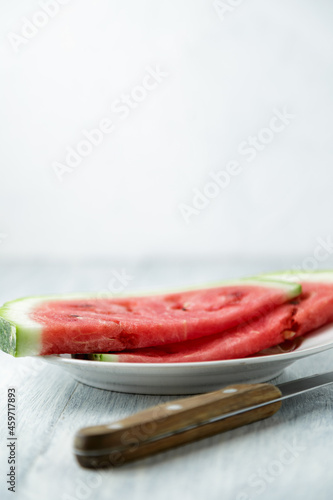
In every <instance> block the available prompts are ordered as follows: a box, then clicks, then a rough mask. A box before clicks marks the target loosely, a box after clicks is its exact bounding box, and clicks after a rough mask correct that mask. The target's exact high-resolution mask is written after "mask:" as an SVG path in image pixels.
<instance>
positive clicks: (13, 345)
mask: <svg viewBox="0 0 333 500" xmlns="http://www.w3.org/2000/svg"><path fill="white" fill-rule="evenodd" d="M260 285H262V286H266V287H269V288H272V287H275V288H279V289H281V288H282V289H284V290H285V292H286V300H289V299H292V298H294V297H297V296H298V295H300V293H301V286H300V285H299V284H297V283H290V282H283V281H281V280H279V279H276V280H275V279H274V280H273V279H268V278H263V277H255V278H244V279H239V280H229V281H223V282H218V283H210V284H205V285H200V286H193V287H186V288H178V289H171V290H155V291H144V292H129V293H118V294H114V293H110V292H105V293H104V292H83V293H70V294H60V295H56V294H54V295H42V296H39V295H36V296H31V297H23V298H20V299H16V300H12V301H9V302H6V303H5V304H4V305H3V306H2V307H1V308H0V319H1V321H0V348H1V350H2V351H4V352H6V353H7V354H11V355H12V356H17V357H18V356H34V355H38V354H40V353H41V350H42V340H41V335H42V325H40V324H39V323H37V322H35V321H33V320H32V319H31V318H30V313H31V311H32V310H33V309H34V308H35V306H37V305H38V304H40V303H42V302H48V301H52V300H55V301H56V300H66V299H69V300H74V299H79V300H80V299H88V298H90V299H93V298H94V299H96V298H122V297H124V298H125V297H134V296H135V297H139V296H141V297H144V296H151V295H156V296H158V295H165V294H169V293H170V294H172V293H181V292H186V291H192V290H204V289H207V288H219V287H224V286H226V287H227V286H260Z"/></svg>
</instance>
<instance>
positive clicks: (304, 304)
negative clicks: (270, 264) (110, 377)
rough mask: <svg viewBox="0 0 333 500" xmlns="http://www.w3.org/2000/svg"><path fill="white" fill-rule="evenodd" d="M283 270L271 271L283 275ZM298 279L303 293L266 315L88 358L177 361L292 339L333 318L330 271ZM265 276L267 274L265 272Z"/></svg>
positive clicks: (230, 354)
mask: <svg viewBox="0 0 333 500" xmlns="http://www.w3.org/2000/svg"><path fill="white" fill-rule="evenodd" d="M286 276H287V275H286V274H283V275H277V274H274V275H270V276H269V277H274V278H275V279H277V278H279V277H281V279H286ZM288 276H289V278H288V279H289V280H290V281H292V280H293V279H294V280H298V281H299V280H301V283H302V290H303V291H302V294H301V295H300V296H299V297H297V298H296V299H293V300H292V301H291V302H290V303H287V304H283V305H281V306H279V307H277V308H276V309H274V310H271V311H270V312H269V313H267V315H265V316H262V317H259V318H258V319H256V320H254V321H252V322H250V323H247V324H243V325H239V326H238V327H236V328H232V329H230V330H227V331H224V332H222V333H219V334H215V335H210V336H208V337H204V338H199V339H196V340H188V341H184V342H178V343H173V344H169V345H164V346H159V347H151V348H146V349H136V350H127V351H125V352H124V351H123V352H121V353H103V354H98V353H96V354H91V355H90V356H89V359H93V360H100V361H109V362H110V361H111V362H123V363H126V362H128V363H177V362H196V361H214V360H223V359H235V358H243V357H246V356H250V355H253V354H256V353H258V352H259V351H261V350H263V349H267V348H269V347H273V346H276V345H278V344H281V343H282V342H284V341H285V340H286V339H288V340H289V339H294V338H296V337H299V336H301V335H304V334H306V333H309V332H310V331H313V330H315V329H317V328H319V327H321V326H323V325H325V324H327V323H330V322H332V321H333V272H325V273H319V272H317V273H302V275H301V276H300V275H297V276H296V274H289V275H288ZM265 277H266V276H265Z"/></svg>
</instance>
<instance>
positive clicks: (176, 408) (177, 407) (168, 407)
mask: <svg viewBox="0 0 333 500" xmlns="http://www.w3.org/2000/svg"><path fill="white" fill-rule="evenodd" d="M181 408H182V405H169V406H167V407H166V409H167V410H180V409H181Z"/></svg>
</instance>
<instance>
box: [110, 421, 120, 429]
mask: <svg viewBox="0 0 333 500" xmlns="http://www.w3.org/2000/svg"><path fill="white" fill-rule="evenodd" d="M108 428H109V429H122V428H123V424H119V423H118V422H115V423H114V424H110V425H108Z"/></svg>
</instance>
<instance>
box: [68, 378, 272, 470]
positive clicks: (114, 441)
mask: <svg viewBox="0 0 333 500" xmlns="http://www.w3.org/2000/svg"><path fill="white" fill-rule="evenodd" d="M279 397H281V392H280V390H279V389H278V388H277V387H275V386H274V385H271V384H240V385H232V386H228V387H224V388H223V389H220V390H218V391H214V392H210V393H207V394H200V395H198V396H192V397H187V398H184V399H177V400H175V401H169V402H168V403H165V404H162V405H158V406H155V407H153V408H149V409H147V410H144V411H141V412H139V413H137V414H135V415H132V416H131V417H127V418H124V419H122V420H118V421H117V422H113V423H110V424H108V425H97V426H93V427H85V428H83V429H80V430H79V431H78V432H77V433H76V435H75V440H74V453H75V456H76V458H77V460H78V462H79V463H80V465H82V466H83V467H89V468H100V467H108V466H119V465H122V464H124V463H126V462H129V461H132V460H137V459H138V458H143V457H147V456H148V455H153V454H155V453H159V452H161V451H163V450H167V449H169V448H173V447H175V446H180V445H182V444H186V443H190V442H192V441H197V440H199V439H202V438H205V437H208V436H213V435H214V434H217V433H219V432H224V431H228V430H230V429H234V428H236V427H240V426H242V425H245V424H249V423H251V422H255V421H257V420H261V419H263V418H267V417H270V416H271V415H273V414H274V413H275V412H276V411H277V410H278V409H279V408H280V406H281V402H280V401H278V402H275V403H272V404H266V405H265V406H262V407H259V408H256V409H252V410H249V411H245V412H243V413H240V414H238V415H234V416H229V417H227V418H224V419H223V418H222V419H220V420H216V421H211V420H212V419H218V418H219V417H222V416H223V415H226V414H229V413H231V412H234V411H237V410H241V409H245V408H249V407H252V406H255V405H258V404H261V403H266V402H268V401H272V400H275V399H277V398H279Z"/></svg>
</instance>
